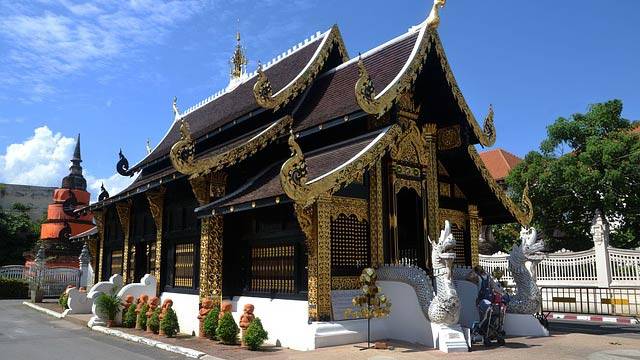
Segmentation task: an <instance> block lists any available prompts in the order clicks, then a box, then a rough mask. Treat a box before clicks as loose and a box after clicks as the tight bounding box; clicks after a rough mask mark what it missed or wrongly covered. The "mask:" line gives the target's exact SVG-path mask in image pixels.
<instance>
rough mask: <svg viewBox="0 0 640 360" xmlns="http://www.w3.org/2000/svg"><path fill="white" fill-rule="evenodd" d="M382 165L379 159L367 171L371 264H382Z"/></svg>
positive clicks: (376, 265)
mask: <svg viewBox="0 0 640 360" xmlns="http://www.w3.org/2000/svg"><path fill="white" fill-rule="evenodd" d="M382 216H383V215H382V165H381V162H380V160H378V162H376V164H375V166H373V167H372V168H371V170H370V171H369V218H370V219H371V220H370V221H369V239H370V241H371V266H373V267H376V268H377V267H379V266H380V265H382V264H384V246H383V243H384V238H383V236H384V235H383V229H384V225H383V218H382Z"/></svg>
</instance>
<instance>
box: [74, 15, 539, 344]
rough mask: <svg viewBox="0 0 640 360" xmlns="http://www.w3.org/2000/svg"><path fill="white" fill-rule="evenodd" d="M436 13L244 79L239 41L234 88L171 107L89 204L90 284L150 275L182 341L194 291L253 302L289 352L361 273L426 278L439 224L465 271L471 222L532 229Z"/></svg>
mask: <svg viewBox="0 0 640 360" xmlns="http://www.w3.org/2000/svg"><path fill="white" fill-rule="evenodd" d="M434 9H435V10H432V13H431V15H430V16H429V17H428V18H427V19H426V20H425V21H424V22H423V23H421V24H418V25H417V26H414V27H411V28H410V29H409V30H408V31H407V32H406V33H404V34H401V35H399V36H398V37H396V38H393V39H390V40H388V41H387V42H385V43H383V44H381V45H379V46H378V47H376V48H374V49H371V50H369V51H367V52H365V53H362V54H361V55H358V56H353V57H350V56H349V54H348V53H347V50H346V48H345V45H344V42H343V38H342V35H341V33H340V31H339V29H338V26H332V27H331V28H329V29H326V30H325V31H323V32H318V33H317V34H315V35H314V36H312V37H310V38H308V39H306V40H303V41H302V42H300V43H298V44H297V45H294V46H293V47H292V48H291V49H289V50H286V51H284V52H283V53H282V54H280V55H277V57H275V58H274V59H273V60H272V61H269V62H267V63H264V64H262V65H260V66H259V67H258V69H257V70H256V71H255V72H251V73H246V72H245V71H246V70H245V66H246V55H245V54H244V49H243V48H242V47H241V46H240V45H239V41H240V40H239V39H240V38H239V37H238V46H236V52H235V53H234V56H233V61H232V69H231V78H230V81H229V85H228V86H226V87H225V88H224V90H222V91H219V92H217V93H215V94H213V95H211V96H210V97H207V98H206V99H204V100H202V101H200V102H199V103H198V104H196V105H194V106H192V107H190V108H188V109H187V110H184V111H180V109H179V107H178V103H177V101H175V100H174V103H173V113H174V119H173V123H172V124H171V126H170V127H169V129H168V130H167V132H166V135H165V137H164V138H163V139H162V140H161V141H160V142H159V144H157V145H156V146H155V148H154V149H152V151H151V152H150V153H149V154H148V155H146V157H144V158H143V159H140V160H139V161H137V163H135V164H134V165H132V166H130V164H129V160H128V159H127V158H126V157H125V155H124V152H120V154H119V161H118V163H117V165H116V167H117V170H118V172H119V173H120V174H122V175H123V176H136V177H135V180H134V181H133V183H132V184H131V185H130V186H129V187H128V188H126V189H124V190H123V191H121V192H120V193H118V194H113V195H112V196H111V197H106V196H104V197H101V198H102V199H101V201H99V202H97V203H94V204H91V205H90V206H88V207H86V208H84V210H83V211H85V212H88V211H90V212H92V213H93V215H94V216H95V219H96V224H97V228H98V234H97V240H96V243H97V245H96V246H97V248H98V253H97V254H98V269H97V277H98V278H99V279H97V280H106V279H108V278H109V277H110V276H111V275H113V274H116V273H118V274H122V276H123V278H124V281H125V282H126V283H130V282H135V281H139V280H140V279H141V277H142V276H143V275H144V274H148V273H150V274H154V275H155V276H156V277H157V279H158V283H159V286H158V295H160V296H162V297H163V298H164V297H171V299H172V300H173V301H174V309H176V311H177V313H178V317H179V319H180V328H181V330H182V331H184V332H188V333H189V332H191V331H196V332H197V331H198V324H197V320H195V316H196V315H197V311H198V302H199V299H200V298H201V297H212V298H213V299H214V301H215V302H216V303H220V301H221V300H222V299H229V300H232V301H233V302H234V312H235V311H241V309H242V304H245V303H247V302H251V303H252V304H254V305H255V307H256V314H260V315H259V316H260V317H261V319H262V321H263V324H264V326H265V328H266V329H267V331H269V334H270V337H275V338H277V339H279V341H281V343H282V344H283V346H293V347H295V346H297V345H294V344H292V342H294V341H295V340H294V339H295V338H296V336H295V334H294V335H291V334H290V335H285V332H286V331H289V332H294V333H295V332H296V331H298V333H299V334H302V333H304V334H307V332H306V331H307V328H306V326H307V325H309V324H316V322H318V321H331V320H335V319H336V314H335V313H333V312H332V302H331V301H332V300H331V299H332V293H333V292H334V291H336V290H345V289H347V290H348V289H357V288H358V276H359V275H360V273H361V271H362V269H363V268H365V267H376V266H379V265H380V264H390V263H393V264H407V265H414V266H418V267H421V268H422V269H425V270H426V271H427V272H428V273H429V272H430V271H431V257H430V253H431V244H430V242H429V239H438V234H439V233H440V230H441V229H442V227H443V224H444V221H445V220H449V221H450V222H451V223H452V224H453V225H452V226H453V233H454V235H455V238H456V240H457V246H456V249H455V252H456V258H455V262H456V264H457V265H459V266H471V265H474V264H477V263H478V245H477V241H478V237H479V229H480V226H482V225H490V224H498V223H508V222H520V223H522V224H528V223H529V222H530V220H531V215H532V214H531V204H530V202H529V200H528V197H527V195H526V191H525V196H524V197H523V203H522V204H520V203H519V202H513V201H512V200H511V199H510V198H509V197H508V196H507V195H506V194H505V192H504V190H503V189H502V188H501V187H500V186H499V185H498V184H497V183H496V180H495V179H494V177H493V176H492V175H491V173H490V172H489V170H487V167H486V166H485V163H483V161H482V160H481V157H480V155H479V154H478V151H477V149H476V147H477V146H482V147H489V146H492V145H493V144H494V142H495V138H496V129H495V127H494V125H493V116H494V113H493V109H492V108H491V107H490V106H488V111H487V113H486V118H485V120H484V122H483V123H482V124H480V123H479V122H478V121H477V120H476V117H475V116H474V114H473V113H472V112H471V110H470V109H469V106H468V105H467V102H466V100H465V98H464V96H463V95H462V92H461V91H460V88H459V87H458V84H457V82H456V79H455V77H454V75H453V72H452V70H451V68H450V66H449V62H448V60H447V57H446V54H445V50H444V46H443V44H442V42H441V40H440V37H439V35H438V32H437V25H438V22H439V16H438V13H437V8H436V7H435V6H434ZM434 12H435V14H434ZM177 91H178V92H179V91H180V90H179V89H178V90H177ZM172 95H173V94H172ZM487 105H488V104H487ZM117 146H118V144H114V148H116V149H117ZM124 150H125V152H126V149H124ZM62 200H64V199H63V198H62ZM69 224H71V223H69ZM238 309H240V310H238ZM278 314H280V315H278ZM283 314H286V315H283ZM303 328H304V330H303ZM287 329H288V330H287ZM287 334H289V333H287ZM300 336H302V335H300Z"/></svg>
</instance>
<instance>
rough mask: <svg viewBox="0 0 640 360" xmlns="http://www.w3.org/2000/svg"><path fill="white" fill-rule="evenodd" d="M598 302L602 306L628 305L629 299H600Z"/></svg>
mask: <svg viewBox="0 0 640 360" xmlns="http://www.w3.org/2000/svg"><path fill="white" fill-rule="evenodd" d="M600 302H601V303H603V304H609V305H629V299H619V298H612V299H604V298H602V299H600Z"/></svg>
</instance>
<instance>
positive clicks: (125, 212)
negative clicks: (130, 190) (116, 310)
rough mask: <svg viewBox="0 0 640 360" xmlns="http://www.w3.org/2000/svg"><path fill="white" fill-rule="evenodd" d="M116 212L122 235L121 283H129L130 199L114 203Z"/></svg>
mask: <svg viewBox="0 0 640 360" xmlns="http://www.w3.org/2000/svg"><path fill="white" fill-rule="evenodd" d="M116 211H117V212H118V218H119V219H120V226H121V227H122V233H123V234H124V245H123V246H122V283H123V284H126V283H128V282H129V222H130V220H131V199H129V200H126V201H123V202H119V203H116Z"/></svg>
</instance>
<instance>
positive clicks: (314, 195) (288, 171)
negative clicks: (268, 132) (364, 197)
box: [280, 124, 404, 208]
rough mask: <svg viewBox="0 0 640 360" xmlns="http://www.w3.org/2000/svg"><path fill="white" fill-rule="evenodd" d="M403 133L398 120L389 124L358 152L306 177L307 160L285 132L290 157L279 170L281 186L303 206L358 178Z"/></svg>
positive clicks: (293, 136) (395, 142) (391, 146)
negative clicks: (319, 174)
mask: <svg viewBox="0 0 640 360" xmlns="http://www.w3.org/2000/svg"><path fill="white" fill-rule="evenodd" d="M403 134H404V130H403V129H402V127H401V126H400V125H398V124H393V125H391V126H390V127H388V128H387V129H385V130H384V131H382V132H381V133H380V134H379V135H378V136H377V137H376V138H375V139H373V140H372V141H371V143H370V144H369V145H368V146H367V148H365V149H363V150H362V151H361V152H360V153H359V154H358V156H356V157H355V158H353V159H351V160H349V161H348V162H346V163H344V164H340V165H339V166H338V167H336V168H335V169H333V170H331V171H329V172H327V173H326V174H324V175H321V176H319V177H317V178H315V179H313V180H311V181H308V179H307V174H308V171H307V163H306V160H305V157H304V154H303V153H302V150H301V149H300V146H299V145H298V143H297V142H296V140H295V135H294V134H293V133H292V134H291V135H290V136H289V148H290V149H291V157H290V158H289V159H288V160H287V161H285V162H284V164H283V165H282V168H281V170H280V184H281V185H282V189H283V190H284V192H285V193H286V194H287V195H288V196H289V197H290V198H291V199H292V200H293V201H294V202H295V203H296V204H298V205H300V206H302V207H303V208H306V207H307V206H309V205H311V204H312V203H313V202H314V201H316V200H317V199H318V198H319V197H320V196H322V195H331V194H333V193H334V192H336V191H338V190H339V189H340V188H342V187H343V186H345V185H346V184H349V183H351V182H353V181H355V180H356V179H358V177H359V176H360V175H361V174H362V173H363V172H364V171H366V170H367V169H369V168H370V167H371V166H373V165H374V164H375V163H376V161H378V159H380V158H381V157H382V156H383V155H384V154H386V153H387V152H388V151H390V150H391V149H392V148H393V147H395V146H397V144H398V142H399V139H400V138H401V136H402V135H403Z"/></svg>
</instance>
